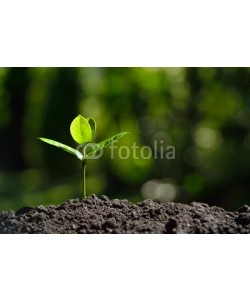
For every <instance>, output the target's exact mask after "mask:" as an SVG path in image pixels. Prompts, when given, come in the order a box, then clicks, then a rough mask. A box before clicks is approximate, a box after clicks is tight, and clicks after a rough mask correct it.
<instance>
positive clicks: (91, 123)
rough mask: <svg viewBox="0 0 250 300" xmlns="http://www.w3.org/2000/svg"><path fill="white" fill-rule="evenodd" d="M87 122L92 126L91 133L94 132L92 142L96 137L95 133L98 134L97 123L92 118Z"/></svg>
mask: <svg viewBox="0 0 250 300" xmlns="http://www.w3.org/2000/svg"><path fill="white" fill-rule="evenodd" d="M87 121H88V122H89V126H90V128H91V132H92V139H91V140H93V138H94V136H95V132H96V121H95V119H94V118H92V117H89V118H87Z"/></svg>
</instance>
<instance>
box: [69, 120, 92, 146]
mask: <svg viewBox="0 0 250 300" xmlns="http://www.w3.org/2000/svg"><path fill="white" fill-rule="evenodd" d="M70 133H71V135H72V137H73V139H74V140H75V141H76V142H77V143H78V144H84V143H88V142H90V141H91V137H92V132H91V127H90V125H89V122H88V121H87V119H85V118H84V117H83V116H81V115H78V116H77V117H76V118H75V119H74V120H73V121H72V123H71V125H70Z"/></svg>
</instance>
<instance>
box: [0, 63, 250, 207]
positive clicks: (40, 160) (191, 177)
mask: <svg viewBox="0 0 250 300" xmlns="http://www.w3.org/2000/svg"><path fill="white" fill-rule="evenodd" d="M78 113H81V114H82V115H83V116H85V117H87V116H93V117H94V118H95V119H96V121H97V124H98V128H97V136H96V141H101V140H103V139H105V138H107V137H109V136H111V135H113V134H116V133H117V132H119V131H129V132H130V134H129V135H128V136H126V137H124V138H123V139H122V140H121V141H120V145H128V146H129V145H132V143H133V142H134V141H135V142H136V143H137V144H138V145H140V146H144V145H147V146H150V147H153V146H154V142H155V141H158V142H162V141H163V142H162V143H163V144H164V145H166V146H167V145H172V146H174V147H175V148H176V158H175V160H166V159H165V160H161V159H155V160H154V159H153V158H152V159H133V157H132V156H130V157H129V158H128V159H126V160H121V159H119V157H118V155H115V159H110V150H109V149H107V150H105V153H104V155H103V157H102V158H100V159H99V160H97V161H96V160H92V161H89V162H88V166H87V187H88V193H89V194H91V193H96V194H99V195H100V194H107V195H108V196H109V197H111V198H112V197H116V198H128V199H129V200H130V201H133V202H137V201H141V200H142V199H144V198H145V197H147V196H148V197H150V196H151V197H153V198H158V199H161V200H163V201H171V200H174V201H179V202H184V203H190V202H191V201H202V202H207V203H209V204H212V205H220V206H223V207H225V208H227V209H235V208H237V207H239V206H240V205H242V204H243V203H246V204H250V190H249V178H250V156H249V154H250V68H0V144H1V147H0V210H7V209H17V208H20V207H22V206H36V205H40V204H46V205H47V204H57V203H61V202H63V201H65V200H67V199H69V198H73V197H80V196H81V176H82V173H81V166H80V164H79V162H78V161H77V160H76V159H74V157H73V156H72V157H71V156H68V155H67V153H64V152H63V151H60V150H58V149H54V148H53V147H50V146H48V145H45V144H43V143H41V142H39V141H38V140H37V139H36V137H38V136H44V137H47V138H51V139H55V140H57V141H60V142H62V143H65V144H68V145H71V146H74V141H73V140H72V138H71V136H70V133H69V125H70V123H71V121H72V120H73V118H74V117H75V116H76V115H77V114H78Z"/></svg>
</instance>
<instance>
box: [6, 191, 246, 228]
mask: <svg viewBox="0 0 250 300" xmlns="http://www.w3.org/2000/svg"><path fill="white" fill-rule="evenodd" d="M0 233H250V207H249V206H247V205H244V206H242V207H241V208H240V209H239V210H237V211H235V212H227V211H225V210H224V209H223V208H220V207H216V206H211V207H210V206H208V205H207V204H204V203H196V202H194V203H192V204H191V205H187V204H180V203H174V202H169V203H158V202H154V201H152V200H145V201H143V202H142V203H140V204H131V203H129V202H128V201H127V200H117V199H115V200H109V198H108V197H106V196H104V195H103V196H101V197H97V196H96V195H92V196H89V197H87V198H86V199H84V200H83V199H73V200H69V201H67V202H65V203H63V204H61V205H59V206H48V207H44V206H38V207H36V208H30V207H23V208H21V209H19V210H18V211H17V212H14V211H8V212H1V213H0Z"/></svg>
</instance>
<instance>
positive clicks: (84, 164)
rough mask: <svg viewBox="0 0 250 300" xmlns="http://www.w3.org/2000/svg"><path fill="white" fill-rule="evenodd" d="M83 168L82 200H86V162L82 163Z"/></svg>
mask: <svg viewBox="0 0 250 300" xmlns="http://www.w3.org/2000/svg"><path fill="white" fill-rule="evenodd" d="M82 167H83V182H82V183H83V186H82V187H83V198H86V160H83V161H82Z"/></svg>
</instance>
